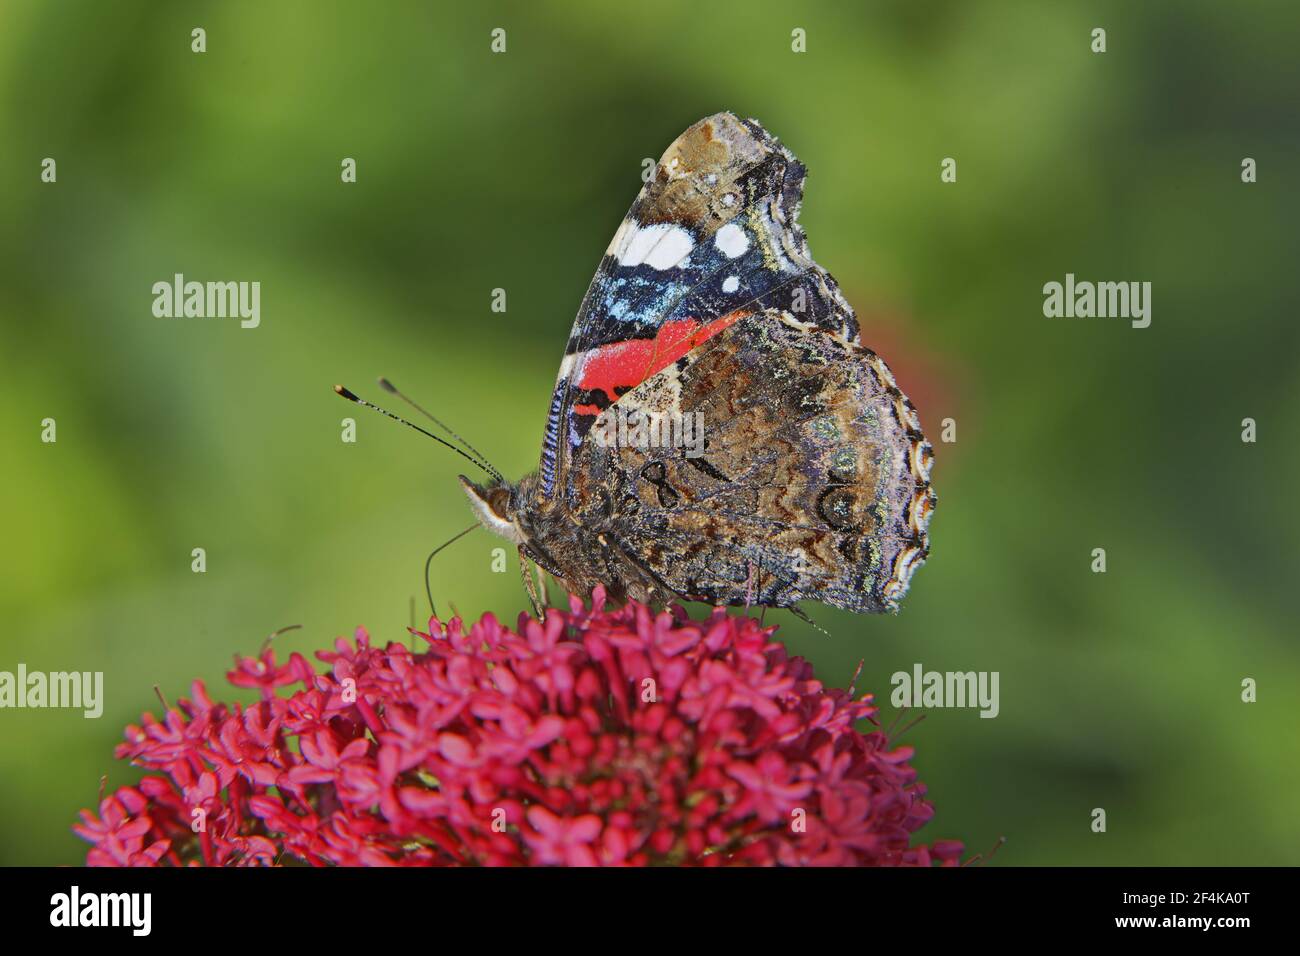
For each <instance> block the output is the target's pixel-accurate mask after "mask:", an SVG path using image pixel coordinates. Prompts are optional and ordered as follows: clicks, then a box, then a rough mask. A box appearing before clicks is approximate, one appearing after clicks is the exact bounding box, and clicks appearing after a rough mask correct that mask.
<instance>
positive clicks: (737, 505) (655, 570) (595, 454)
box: [573, 309, 935, 611]
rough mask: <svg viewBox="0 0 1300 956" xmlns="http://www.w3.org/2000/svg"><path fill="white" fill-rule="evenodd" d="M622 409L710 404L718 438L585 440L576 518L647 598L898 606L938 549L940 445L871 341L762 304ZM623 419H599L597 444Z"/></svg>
mask: <svg viewBox="0 0 1300 956" xmlns="http://www.w3.org/2000/svg"><path fill="white" fill-rule="evenodd" d="M619 406H621V407H622V409H623V414H624V416H625V417H632V418H635V417H636V416H635V415H633V414H632V413H633V412H636V413H637V415H640V416H648V415H649V414H650V413H658V414H659V415H661V416H663V417H664V418H666V419H668V420H684V418H683V416H690V415H694V414H696V413H698V415H699V419H698V420H697V421H698V424H699V426H700V427H702V429H703V431H702V434H703V436H704V446H703V454H702V455H701V456H699V457H692V456H691V454H690V453H689V452H687V451H684V450H683V449H682V448H674V447H664V446H663V445H660V446H658V447H640V446H637V445H627V444H622V445H618V444H617V443H611V442H610V441H607V440H592V439H590V438H589V439H588V440H587V441H585V442H583V443H582V444H581V445H580V446H579V447H578V449H577V450H576V452H575V456H574V461H573V483H574V490H575V496H574V497H575V504H576V510H575V515H576V517H577V519H578V520H579V522H581V523H582V524H584V525H587V526H588V527H601V528H603V529H605V530H604V534H603V539H604V541H605V542H606V547H607V551H608V553H612V554H613V555H614V557H615V559H616V560H617V562H618V563H619V564H620V567H617V568H613V569H610V568H607V569H606V572H605V574H604V577H617V578H619V579H621V580H623V581H625V582H630V584H629V585H628V587H627V593H628V594H629V595H631V596H632V597H636V598H638V599H640V600H656V599H657V600H660V601H662V600H664V599H667V598H670V597H674V596H680V597H686V598H690V599H694V600H705V601H709V602H711V603H714V604H747V603H752V604H757V605H762V606H770V607H789V606H792V605H793V604H795V603H796V602H798V601H800V600H805V599H808V600H816V601H821V602H824V603H826V604H830V605H832V606H835V607H840V608H846V609H849V610H852V611H889V610H896V609H897V606H898V601H899V599H900V598H902V596H903V594H904V593H906V591H907V587H908V583H909V581H910V579H911V576H912V574H913V572H914V571H915V570H916V569H917V568H918V567H919V566H920V565H921V564H922V563H923V562H924V560H925V557H926V555H927V554H928V550H929V540H928V537H927V528H928V525H929V521H930V516H931V514H932V512H933V510H934V504H935V496H934V492H933V491H932V489H931V488H930V465H931V462H932V449H931V447H930V444H929V443H928V442H927V441H926V440H925V437H924V436H923V435H922V433H921V429H920V422H919V420H918V418H917V415H916V410H915V409H914V408H913V406H912V404H911V402H909V401H908V399H907V398H906V396H904V395H903V393H902V392H901V391H900V390H899V388H898V386H897V384H896V383H895V381H894V378H893V375H892V374H891V373H890V371H889V369H888V367H886V365H885V363H884V362H883V361H882V360H881V359H880V358H879V357H878V356H877V355H875V354H874V353H873V352H871V351H870V350H869V349H867V348H865V347H863V346H861V345H860V344H858V343H857V342H855V341H852V340H850V339H848V338H846V337H845V336H843V335H840V334H838V333H832V332H826V331H823V330H821V329H818V328H816V327H815V326H813V325H812V324H810V323H808V322H805V321H803V320H800V319H798V318H796V317H795V316H793V315H792V314H791V313H789V312H787V311H782V310H778V309H764V310H762V311H759V312H756V313H754V314H752V315H747V316H745V317H744V318H742V319H739V320H737V321H736V322H734V323H732V324H731V325H729V326H728V327H727V328H726V329H724V330H723V331H721V332H719V333H718V334H717V335H715V336H713V337H711V338H710V339H709V340H708V341H707V342H705V343H703V344H701V345H698V346H696V347H695V348H694V349H692V350H691V351H690V352H689V353H688V354H687V355H685V356H683V357H681V358H680V359H678V361H676V362H674V363H673V364H672V365H670V366H668V367H666V368H664V369H661V370H660V371H659V372H657V373H656V374H655V375H653V376H651V377H650V378H649V379H648V380H646V381H645V382H643V383H642V384H641V385H639V386H638V387H636V388H635V389H633V390H632V391H630V392H628V393H626V394H625V395H624V396H623V397H622V399H621V401H620V402H619ZM616 417H617V416H616V414H615V409H609V410H606V411H605V412H603V413H602V414H601V417H600V418H599V419H598V421H597V422H596V425H595V428H596V431H595V433H594V434H595V436H596V437H597V438H598V439H604V438H605V436H610V435H612V434H614V433H612V432H610V431H609V428H610V427H611V425H612V424H613V423H614V419H615V418H616ZM615 446H616V447H615ZM695 450H700V449H699V447H698V446H696V449H695ZM605 562H606V564H608V562H609V558H608V556H607V557H605ZM611 572H612V573H611ZM581 583H582V584H584V585H585V586H590V585H591V584H593V583H595V582H594V581H590V582H581Z"/></svg>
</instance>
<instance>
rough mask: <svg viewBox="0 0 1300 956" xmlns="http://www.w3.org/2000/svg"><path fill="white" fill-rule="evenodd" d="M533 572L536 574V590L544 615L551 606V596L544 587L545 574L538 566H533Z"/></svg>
mask: <svg viewBox="0 0 1300 956" xmlns="http://www.w3.org/2000/svg"><path fill="white" fill-rule="evenodd" d="M533 570H534V571H536V572H537V590H538V592H539V594H540V595H541V599H542V613H543V614H545V613H546V609H547V608H549V607H550V606H551V595H550V593H549V591H548V590H547V587H546V572H545V571H544V570H542V566H541V565H540V564H534V565H533Z"/></svg>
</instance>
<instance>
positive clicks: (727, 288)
mask: <svg viewBox="0 0 1300 956" xmlns="http://www.w3.org/2000/svg"><path fill="white" fill-rule="evenodd" d="M739 288H740V280H739V279H737V278H736V277H735V276H727V277H726V278H725V279H723V280H722V291H723V292H727V293H731V292H735V291H736V290H737V289H739Z"/></svg>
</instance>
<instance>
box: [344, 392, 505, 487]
mask: <svg viewBox="0 0 1300 956" xmlns="http://www.w3.org/2000/svg"><path fill="white" fill-rule="evenodd" d="M334 391H335V392H337V393H338V394H339V395H342V396H343V397H344V398H346V399H347V400H348V401H349V402H352V403H354V404H356V405H364V406H365V407H366V408H373V409H374V410H375V411H377V412H379V413H380V414H381V415H387V416H388V417H389V418H391V419H392V420H393V421H395V422H401V423H402V424H403V425H405V426H406V427H407V428H414V429H415V430H416V431H417V432H419V433H420V434H421V435H427V436H428V437H429V438H432V439H433V440H434V441H436V442H437V443H438V444H440V445H446V446H447V447H448V448H450V449H451V450H452V451H454V452H455V453H456V454H458V455H460V457H462V458H464V459H465V460H466V461H471V462H473V463H474V467H476V468H481V469H482V470H483V471H485V472H487V474H488V476H489V477H491V478H495V479H496V480H497V481H500V480H501V478H500V476H499V475H498V474H496V472H495V470H489V469H488V467H487V466H486V465H484V464H483V463H482V462H481V461H479V460H478V459H477V458H473V457H471V456H470V454H469V453H468V452H466V451H465V450H464V449H461V448H457V447H456V446H455V445H453V444H452V443H451V442H449V441H447V440H446V439H445V438H439V437H438V436H437V435H435V434H434V433H433V432H431V431H429V430H428V429H425V428H421V427H420V426H419V425H416V424H415V423H413V422H408V421H407V420H406V419H405V418H403V417H402V416H401V415H394V414H393V413H392V412H390V411H389V410H388V409H386V408H381V407H380V406H378V405H376V404H375V403H374V402H368V401H366V400H365V399H364V398H359V397H358V396H357V395H356V394H355V393H353V392H352V391H350V390H348V389H346V388H344V387H343V386H342V385H335V386H334Z"/></svg>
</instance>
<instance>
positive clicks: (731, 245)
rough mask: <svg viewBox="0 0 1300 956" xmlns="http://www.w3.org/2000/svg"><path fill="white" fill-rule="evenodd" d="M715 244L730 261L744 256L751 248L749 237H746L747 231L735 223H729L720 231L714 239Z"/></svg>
mask: <svg viewBox="0 0 1300 956" xmlns="http://www.w3.org/2000/svg"><path fill="white" fill-rule="evenodd" d="M713 244H714V245H715V246H717V247H718V250H719V251H720V252H721V253H722V254H723V255H724V256H726V257H727V258H728V259H735V258H736V257H737V256H743V255H744V254H745V251H746V250H747V249H748V248H749V236H747V235H745V230H744V229H741V228H740V227H739V226H737V225H736V224H735V223H734V222H729V223H727V224H726V225H725V226H723V227H722V228H721V229H719V230H718V233H717V235H716V236H714V237H713Z"/></svg>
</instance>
